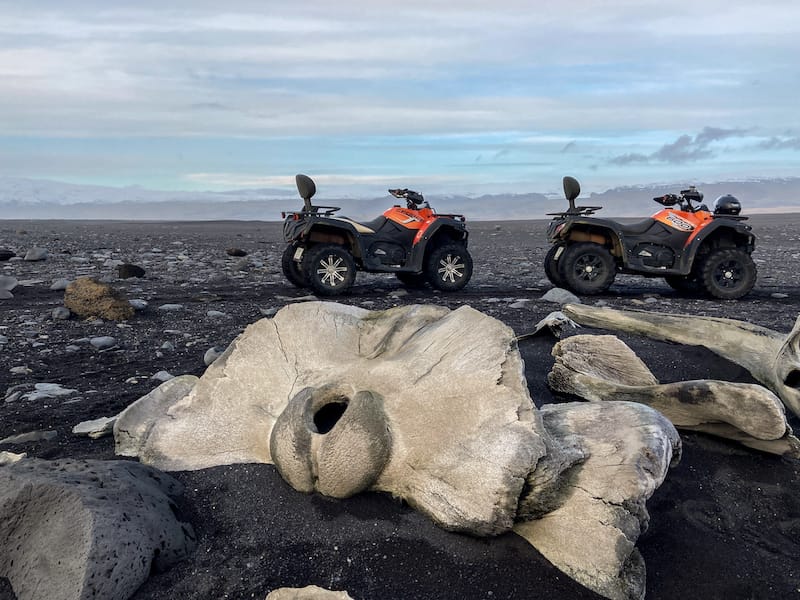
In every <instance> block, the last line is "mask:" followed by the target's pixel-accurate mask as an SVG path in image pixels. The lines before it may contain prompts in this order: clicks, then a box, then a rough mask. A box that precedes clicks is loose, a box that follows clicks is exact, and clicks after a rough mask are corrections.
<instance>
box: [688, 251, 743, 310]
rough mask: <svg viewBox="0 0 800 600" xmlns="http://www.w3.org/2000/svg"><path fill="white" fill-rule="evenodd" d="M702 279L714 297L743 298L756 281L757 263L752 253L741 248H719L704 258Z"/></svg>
mask: <svg viewBox="0 0 800 600" xmlns="http://www.w3.org/2000/svg"><path fill="white" fill-rule="evenodd" d="M700 281H701V283H702V284H703V288H704V289H705V291H706V292H707V293H708V294H709V295H711V296H713V297H714V298H720V299H721V300H733V299H735V298H741V297H742V296H744V295H745V294H747V293H749V292H750V290H752V289H753V286H754V285H755V283H756V265H755V263H754V262H753V259H752V258H750V255H749V254H748V253H747V252H745V251H744V250H741V249H739V248H717V249H715V250H712V251H711V253H710V254H709V255H708V256H706V257H705V258H704V259H703V264H702V266H701V269H700Z"/></svg>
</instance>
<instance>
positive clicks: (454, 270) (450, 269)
mask: <svg viewBox="0 0 800 600" xmlns="http://www.w3.org/2000/svg"><path fill="white" fill-rule="evenodd" d="M460 261H461V257H460V256H459V255H458V254H456V255H455V256H453V255H452V254H448V255H447V256H446V257H444V258H442V259H441V260H439V271H438V272H439V277H441V278H442V281H450V282H451V283H455V282H456V277H458V278H459V279H461V278H462V277H464V271H465V270H466V268H467V267H466V265H465V264H464V263H463V262H460Z"/></svg>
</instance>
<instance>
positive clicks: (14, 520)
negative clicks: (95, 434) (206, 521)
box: [0, 459, 194, 600]
mask: <svg viewBox="0 0 800 600" xmlns="http://www.w3.org/2000/svg"><path fill="white" fill-rule="evenodd" d="M181 493H182V486H181V484H180V483H178V482H177V481H175V480H174V479H173V478H172V477H169V476H168V475H165V474H164V473H161V472H159V471H157V470H155V469H153V468H150V467H147V466H144V465H140V464H138V463H134V462H130V461H99V460H69V459H65V460H57V461H47V460H38V459H23V460H20V461H18V462H16V463H14V464H11V465H7V466H5V467H3V468H2V469H0V508H1V509H2V514H3V520H2V521H0V556H3V558H4V560H3V561H0V578H2V577H7V578H8V580H9V581H10V582H11V587H12V588H13V590H14V593H15V594H16V596H17V597H18V598H70V599H75V600H78V599H79V598H89V597H97V598H113V599H119V600H122V599H125V598H129V597H130V596H131V595H132V594H133V593H134V592H135V591H136V590H137V589H138V588H139V587H140V586H141V585H142V583H144V581H145V580H146V579H147V578H148V576H149V575H150V573H151V571H154V572H158V571H162V570H164V569H166V568H168V567H169V566H171V565H172V564H174V563H176V562H178V561H179V560H181V559H183V558H184V557H185V556H186V555H187V554H188V553H189V551H190V550H191V549H192V547H193V545H194V532H193V530H192V527H191V525H189V524H188V523H181V522H180V521H178V519H177V518H176V516H175V513H174V512H173V509H172V507H173V506H174V500H173V498H175V497H177V496H179V495H180V494H181Z"/></svg>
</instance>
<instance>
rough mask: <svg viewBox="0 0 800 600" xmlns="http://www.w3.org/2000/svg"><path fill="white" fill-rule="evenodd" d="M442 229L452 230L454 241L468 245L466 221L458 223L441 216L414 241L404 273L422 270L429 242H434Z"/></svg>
mask: <svg viewBox="0 0 800 600" xmlns="http://www.w3.org/2000/svg"><path fill="white" fill-rule="evenodd" d="M442 228H445V229H451V230H452V231H453V235H452V236H450V237H451V238H452V239H453V240H454V241H457V242H458V241H463V242H464V245H465V246H466V245H467V241H468V238H469V232H468V231H467V226H466V224H465V223H464V221H458V220H456V219H453V218H450V217H443V216H439V218H437V219H436V220H435V221H434V222H433V223H431V224H430V225H429V226H428V227H426V228H425V229H424V230H422V231H421V235H418V236H417V238H415V240H414V247H413V248H412V249H411V257H410V258H409V260H408V262H407V263H406V268H405V269H403V270H404V271H413V272H419V271H421V270H422V267H423V265H424V261H425V251H426V250H427V249H428V242H429V241H430V240H432V239H433V238H434V237H435V236H436V234H437V232H439V231H440V230H441V229H442Z"/></svg>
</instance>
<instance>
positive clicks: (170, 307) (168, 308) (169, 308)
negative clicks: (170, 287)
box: [158, 304, 183, 311]
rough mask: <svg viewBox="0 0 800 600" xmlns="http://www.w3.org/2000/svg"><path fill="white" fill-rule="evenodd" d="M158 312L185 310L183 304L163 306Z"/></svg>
mask: <svg viewBox="0 0 800 600" xmlns="http://www.w3.org/2000/svg"><path fill="white" fill-rule="evenodd" d="M158 310H165V311H177V310H183V304H162V305H161V306H159V307H158Z"/></svg>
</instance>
